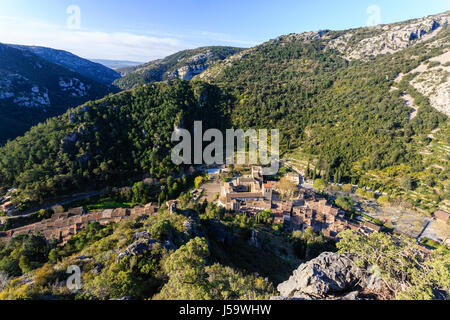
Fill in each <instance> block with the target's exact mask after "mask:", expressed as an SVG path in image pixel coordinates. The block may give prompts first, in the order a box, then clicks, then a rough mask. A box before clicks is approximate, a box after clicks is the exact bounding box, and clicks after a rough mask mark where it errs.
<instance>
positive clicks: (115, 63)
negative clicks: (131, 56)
mask: <svg viewBox="0 0 450 320" xmlns="http://www.w3.org/2000/svg"><path fill="white" fill-rule="evenodd" d="M91 61H93V62H96V63H100V64H102V65H104V66H105V67H108V68H110V69H113V70H117V69H121V68H128V67H135V66H138V65H141V64H142V62H136V61H126V60H107V59H91Z"/></svg>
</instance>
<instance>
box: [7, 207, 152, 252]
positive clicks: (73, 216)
mask: <svg viewBox="0 0 450 320" xmlns="http://www.w3.org/2000/svg"><path fill="white" fill-rule="evenodd" d="M157 212H158V205H157V204H155V203H149V204H147V205H146V206H145V207H136V208H133V209H123V208H118V209H106V210H103V211H97V212H94V213H89V214H86V212H84V210H83V208H74V209H70V210H69V211H68V212H64V213H55V214H53V216H52V217H51V218H50V219H46V220H42V221H40V222H37V223H34V224H30V225H27V226H24V227H21V228H17V229H12V230H8V231H6V232H0V241H2V242H8V240H9V239H11V238H12V237H16V236H19V235H24V234H36V233H40V234H42V235H43V236H44V237H45V238H46V239H47V240H51V239H56V240H58V241H60V245H64V244H66V243H67V241H68V240H69V239H70V238H72V237H73V236H74V235H76V234H77V233H79V232H80V231H81V230H83V229H84V228H86V226H87V224H88V223H92V222H98V223H100V224H102V225H106V224H108V223H111V222H115V223H117V222H120V221H123V220H126V219H131V218H135V217H139V216H143V215H148V216H150V215H154V214H156V213H157Z"/></svg>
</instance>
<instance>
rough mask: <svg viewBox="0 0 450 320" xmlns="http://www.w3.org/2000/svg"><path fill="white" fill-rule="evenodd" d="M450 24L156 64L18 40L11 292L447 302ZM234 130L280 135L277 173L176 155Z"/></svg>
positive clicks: (384, 29) (1, 88)
mask: <svg viewBox="0 0 450 320" xmlns="http://www.w3.org/2000/svg"><path fill="white" fill-rule="evenodd" d="M449 20H450V11H447V12H444V13H441V14H437V15H433V16H429V17H425V18H420V19H412V20H408V21H404V22H398V23H394V24H387V25H378V26H375V27H363V28H355V29H349V30H339V31H333V30H320V31H314V32H305V33H292V34H287V35H282V36H279V37H276V38H274V39H272V40H269V41H266V42H264V43H261V44H259V45H256V46H254V47H251V48H238V47H231V46H207V47H200V48H197V49H190V50H183V51H180V52H178V53H175V54H173V55H169V56H168V57H165V58H162V59H159V60H154V61H150V62H148V63H145V64H137V63H133V62H130V61H125V60H105V59H101V60H96V61H98V62H101V63H104V65H101V64H99V63H96V62H92V61H89V60H86V59H82V58H80V57H78V56H75V55H73V54H71V53H69V52H66V51H61V50H55V49H50V48H44V47H36V46H18V45H7V44H0V219H1V225H0V300H3V299H5V300H13V299H47V298H49V299H57V300H58V299H75V300H77V299H79V300H91V299H92V300H108V299H123V300H134V299H136V300H144V299H150V300H172V299H185V300H241V299H242V300H269V299H272V300H291V299H293V300H296V299H299V300H348V299H349V300H398V299H411V300H421V299H424V300H433V299H443V300H445V299H448V298H449V292H450V290H449V288H450V283H449V281H450V276H449V273H450V268H449V261H450V260H449V259H450V258H449V257H450V226H449V223H450V222H449V221H450V213H449V212H450V163H449V161H450V121H449V116H450V113H449V112H450V109H449V108H450V79H449V72H450V70H449V67H450V66H449V63H450V60H449V58H450V41H449V37H450V30H449V25H448V23H449ZM105 65H109V66H110V67H115V68H114V70H113V69H110V68H108V67H106V66H105ZM198 122H201V123H202V130H199V129H198V127H197V126H196V124H198ZM231 128H234V129H237V128H240V129H242V130H248V129H255V130H256V131H257V130H258V129H267V130H271V129H277V130H279V134H280V143H279V144H280V148H279V149H280V150H279V152H280V159H279V160H280V162H279V164H280V169H279V170H278V172H277V173H276V174H274V175H270V176H267V175H264V174H263V167H264V166H262V165H261V164H260V163H245V164H236V163H233V164H227V165H221V164H217V165H210V166H208V165H206V164H204V163H203V164H199V163H198V164H196V165H192V164H190V163H192V161H191V162H190V163H182V164H176V163H175V161H174V160H173V159H174V158H173V154H172V152H173V150H174V147H175V145H176V142H175V141H174V139H173V132H174V131H181V130H180V129H184V130H186V131H187V132H188V133H189V134H192V135H193V136H195V134H197V135H201V138H202V139H200V140H199V141H200V142H198V141H197V140H196V141H195V142H193V143H191V144H190V149H189V148H188V151H191V152H190V154H191V158H193V156H198V154H196V152H199V150H200V152H201V151H202V150H204V147H205V146H207V145H208V142H209V141H211V140H212V139H209V140H208V139H205V138H204V136H203V132H206V130H208V129H216V131H215V132H216V133H218V134H219V135H222V136H223V134H224V133H225V132H226V130H227V129H231ZM199 131H201V132H199ZM261 139H262V138H261ZM202 140H203V141H202ZM258 140H259V139H258ZM270 140H271V141H270V143H271V144H272V145H273V140H272V138H271V139H270ZM266 142H268V141H266ZM196 143H200V145H196ZM249 144H250V143H249ZM244 145H246V142H245V140H244ZM233 146H234V138H233ZM221 148H223V146H221ZM219 149H220V148H219ZM266 149H267V150H268V149H269V148H268V145H267V148H266ZM267 150H266V151H267ZM219 151H222V150H219ZM219 151H217V150H216V152H219ZM232 151H234V149H233V150H232ZM236 152H237V151H236ZM260 152H261V151H260ZM219 153H220V152H219ZM215 155H216V157H217V156H218V155H217V154H215ZM220 155H223V154H220ZM189 160H192V159H189ZM260 161H261V160H260ZM257 162H258V161H257ZM194 163H195V162H194ZM277 164H278V162H277ZM73 265H75V266H78V267H81V268H82V270H83V273H82V283H83V287H82V288H81V289H79V290H75V291H74V290H70V289H69V288H68V287H67V286H66V285H65V281H66V280H67V277H68V275H67V273H66V270H68V268H69V267H70V266H73ZM373 270H376V271H373ZM305 279H306V280H305ZM342 279H344V280H342ZM318 288H319V289H320V288H321V289H320V290H319V289H318ZM330 288H334V289H330Z"/></svg>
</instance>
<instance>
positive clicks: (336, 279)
mask: <svg viewBox="0 0 450 320" xmlns="http://www.w3.org/2000/svg"><path fill="white" fill-rule="evenodd" d="M363 278H364V274H363V272H362V271H361V270H360V269H359V268H357V267H356V266H355V265H354V263H353V262H352V260H351V259H350V258H349V257H347V256H345V255H339V254H336V253H331V252H325V253H322V254H321V255H320V256H319V257H317V258H315V259H313V260H311V261H308V262H306V263H304V264H302V265H300V267H298V269H297V270H295V271H294V273H293V275H292V276H291V277H290V278H289V280H287V281H285V282H283V283H281V284H280V285H279V286H278V288H277V289H278V291H279V292H280V294H281V296H282V297H287V298H297V299H303V300H311V299H325V298H327V297H330V296H338V295H344V296H345V295H346V294H348V293H349V292H352V291H355V290H354V289H355V287H356V285H357V284H358V283H359V282H360V281H361V279H363ZM353 296H354V294H352V297H353Z"/></svg>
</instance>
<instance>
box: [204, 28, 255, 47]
mask: <svg viewBox="0 0 450 320" xmlns="http://www.w3.org/2000/svg"><path fill="white" fill-rule="evenodd" d="M200 36H201V37H202V38H206V39H210V40H214V41H219V42H227V43H230V44H234V45H239V46H246V47H250V46H256V45H257V44H258V43H257V42H255V41H247V40H239V39H235V38H233V37H232V36H231V35H229V34H226V33H220V32H209V31H202V32H200Z"/></svg>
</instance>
